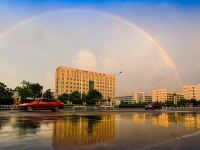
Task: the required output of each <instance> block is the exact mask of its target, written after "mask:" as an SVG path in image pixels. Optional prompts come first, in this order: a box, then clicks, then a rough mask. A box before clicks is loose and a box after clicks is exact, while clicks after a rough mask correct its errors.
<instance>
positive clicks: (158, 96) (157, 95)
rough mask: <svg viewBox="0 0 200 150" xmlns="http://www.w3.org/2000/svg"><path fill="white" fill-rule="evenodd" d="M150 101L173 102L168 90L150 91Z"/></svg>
mask: <svg viewBox="0 0 200 150" xmlns="http://www.w3.org/2000/svg"><path fill="white" fill-rule="evenodd" d="M152 101H153V102H156V101H161V102H165V101H173V93H171V92H170V91H169V90H168V89H155V90H152Z"/></svg>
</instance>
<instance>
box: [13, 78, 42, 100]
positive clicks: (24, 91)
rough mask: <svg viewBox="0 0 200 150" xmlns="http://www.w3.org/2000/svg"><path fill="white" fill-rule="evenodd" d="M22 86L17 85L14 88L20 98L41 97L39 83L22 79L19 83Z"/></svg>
mask: <svg viewBox="0 0 200 150" xmlns="http://www.w3.org/2000/svg"><path fill="white" fill-rule="evenodd" d="M21 85H22V86H18V87H16V88H15V91H17V92H18V93H19V95H20V96H21V98H22V99H27V98H28V97H30V98H33V99H35V98H40V97H42V89H43V86H41V85H40V84H39V83H30V82H29V81H25V80H23V81H22V83H21Z"/></svg>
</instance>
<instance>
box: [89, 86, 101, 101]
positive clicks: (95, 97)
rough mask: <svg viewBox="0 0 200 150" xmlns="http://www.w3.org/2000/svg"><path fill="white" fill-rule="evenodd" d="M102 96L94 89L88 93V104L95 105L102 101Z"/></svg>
mask: <svg viewBox="0 0 200 150" xmlns="http://www.w3.org/2000/svg"><path fill="white" fill-rule="evenodd" d="M102 97H103V96H102V94H101V92H99V91H98V90H96V89H94V90H91V91H90V92H89V93H88V101H87V103H88V104H95V103H96V102H97V101H99V100H101V99H102Z"/></svg>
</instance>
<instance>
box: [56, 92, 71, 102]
mask: <svg viewBox="0 0 200 150" xmlns="http://www.w3.org/2000/svg"><path fill="white" fill-rule="evenodd" d="M58 99H59V100H60V101H62V102H63V103H66V101H67V100H69V99H70V96H69V94H67V93H63V94H61V95H59V96H58Z"/></svg>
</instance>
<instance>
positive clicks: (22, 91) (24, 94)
mask: <svg viewBox="0 0 200 150" xmlns="http://www.w3.org/2000/svg"><path fill="white" fill-rule="evenodd" d="M15 91H16V92H18V94H19V95H20V96H21V99H23V100H24V99H27V98H28V97H31V95H32V91H31V89H30V88H29V87H26V86H25V87H23V86H22V87H20V86H18V87H16V88H15Z"/></svg>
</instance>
